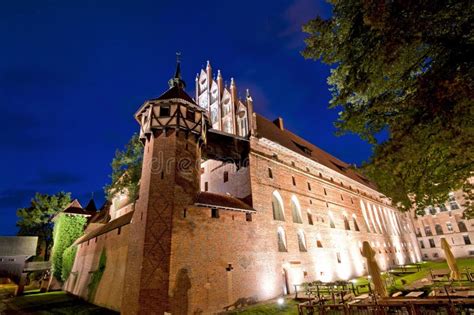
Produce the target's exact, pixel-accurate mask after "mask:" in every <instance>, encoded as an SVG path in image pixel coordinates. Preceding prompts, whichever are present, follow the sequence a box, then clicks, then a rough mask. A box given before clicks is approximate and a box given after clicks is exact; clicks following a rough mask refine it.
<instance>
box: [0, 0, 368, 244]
mask: <svg viewBox="0 0 474 315" xmlns="http://www.w3.org/2000/svg"><path fill="white" fill-rule="evenodd" d="M330 12H331V8H330V6H329V5H328V4H327V3H325V2H322V1H316V2H315V1H311V0H297V1H294V2H291V1H255V0H253V1H248V0H241V1H224V0H220V1H183V0H182V1H118V0H113V1H104V0H101V1H84V0H81V1H63V0H57V1H3V2H2V4H0V38H1V43H2V44H1V46H0V124H1V132H0V148H1V149H0V150H1V151H0V152H1V162H2V172H1V176H0V234H3V235H12V234H15V233H16V227H15V221H16V217H15V211H16V209H17V208H19V207H25V206H27V205H28V204H29V200H30V199H31V198H32V197H33V195H34V193H35V192H36V191H38V192H43V193H55V192H57V191H60V190H64V191H70V192H72V194H73V197H75V198H78V199H79V200H80V201H81V202H82V204H83V205H85V203H86V202H87V201H88V199H89V198H90V196H91V195H92V193H94V195H95V197H96V199H97V203H98V204H99V205H100V204H101V203H102V202H103V189H102V187H103V186H104V185H105V184H106V183H107V182H108V181H109V178H108V175H109V173H110V166H109V165H110V161H111V159H112V158H113V156H114V152H115V150H116V149H117V148H120V147H122V146H123V145H124V144H125V143H126V142H127V141H128V139H129V137H130V136H131V135H132V133H133V132H135V131H137V130H138V125H137V123H136V122H135V121H134V119H133V114H134V112H135V110H136V109H137V108H138V107H139V106H140V105H141V104H142V103H143V101H144V100H145V99H147V98H151V97H156V96H158V95H160V94H161V93H162V92H163V91H164V90H165V89H167V80H168V79H169V78H170V76H171V75H172V74H173V71H174V63H175V52H176V51H181V52H182V70H183V75H184V78H185V80H186V82H187V83H188V92H189V93H190V95H194V77H195V75H196V73H197V72H198V71H199V69H200V67H203V66H205V63H206V60H210V61H211V65H212V66H213V69H215V70H216V71H217V69H221V71H222V73H223V76H224V78H225V79H226V80H230V77H234V78H235V79H236V83H237V87H238V89H239V92H240V93H241V95H244V93H245V88H249V89H250V91H251V94H252V96H253V99H254V104H255V110H256V111H258V112H260V113H261V114H263V115H264V116H266V117H268V118H270V119H274V118H276V117H277V116H282V117H283V118H284V121H285V127H286V128H287V129H289V130H291V131H293V132H295V133H297V134H299V135H300V136H302V137H303V138H306V139H307V140H309V141H311V142H313V143H315V144H316V145H318V146H319V147H321V148H323V149H324V150H326V151H328V152H330V153H331V154H334V155H335V156H337V157H339V158H341V159H342V160H344V161H346V162H348V163H360V162H361V161H363V160H366V159H367V158H368V156H369V155H370V152H371V149H370V146H369V145H368V144H366V143H364V142H363V141H361V140H359V139H358V138H357V137H355V136H352V135H348V136H343V137H336V136H334V127H333V124H332V123H333V121H334V120H335V119H336V117H337V110H328V109H327V106H328V101H329V99H330V93H329V91H328V86H327V84H326V77H327V75H328V73H329V68H328V67H327V66H326V65H322V64H321V63H319V62H314V61H310V60H305V59H304V58H303V57H302V56H301V55H300V51H301V49H302V48H303V47H304V43H303V39H304V34H303V33H302V32H301V25H302V24H303V23H304V22H305V21H307V20H309V19H310V18H312V17H315V16H316V15H318V14H319V15H322V16H323V17H328V16H329V15H330V14H331V13H330Z"/></svg>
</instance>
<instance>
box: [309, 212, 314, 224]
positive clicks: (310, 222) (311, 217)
mask: <svg viewBox="0 0 474 315" xmlns="http://www.w3.org/2000/svg"><path fill="white" fill-rule="evenodd" d="M308 224H309V225H313V215H312V214H311V211H309V210H308Z"/></svg>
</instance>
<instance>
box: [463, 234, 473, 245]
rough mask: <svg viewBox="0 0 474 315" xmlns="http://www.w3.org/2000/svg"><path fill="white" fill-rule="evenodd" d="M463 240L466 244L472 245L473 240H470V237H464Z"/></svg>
mask: <svg viewBox="0 0 474 315" xmlns="http://www.w3.org/2000/svg"><path fill="white" fill-rule="evenodd" d="M462 238H463V239H464V244H466V245H471V239H470V238H469V235H463V236H462Z"/></svg>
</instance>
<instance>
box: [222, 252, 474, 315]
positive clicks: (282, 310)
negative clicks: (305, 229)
mask: <svg viewBox="0 0 474 315" xmlns="http://www.w3.org/2000/svg"><path fill="white" fill-rule="evenodd" d="M456 261H457V263H458V267H459V270H460V271H461V272H463V271H464V269H465V268H471V270H473V271H474V259H472V258H460V259H457V260H456ZM430 269H448V265H447V263H446V262H445V261H440V262H432V261H430V262H424V263H422V269H421V271H419V272H416V273H412V274H409V275H405V276H401V277H395V285H396V287H397V289H400V288H401V287H402V286H403V285H402V279H403V280H404V281H406V285H409V284H411V283H412V282H414V281H417V280H420V279H423V278H426V277H428V276H429V273H430ZM387 276H388V275H387V273H384V274H383V275H382V277H384V278H385V277H387ZM354 280H355V285H366V284H367V283H368V280H367V277H359V278H357V279H354ZM464 285H465V283H464ZM367 290H368V289H366V290H364V289H361V290H360V292H361V293H362V292H365V291H367ZM389 291H390V290H389ZM297 304H298V303H297V302H296V301H294V300H293V299H292V298H291V297H287V298H286V299H285V303H284V304H283V305H278V303H277V301H276V300H272V301H267V302H264V303H259V304H257V305H254V306H249V307H247V308H245V309H243V310H239V311H231V312H229V313H226V314H232V315H234V314H245V315H251V314H282V315H283V314H284V315H294V314H298V309H297V307H296V305H297Z"/></svg>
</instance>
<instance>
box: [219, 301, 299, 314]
mask: <svg viewBox="0 0 474 315" xmlns="http://www.w3.org/2000/svg"><path fill="white" fill-rule="evenodd" d="M297 305H298V302H296V301H295V300H293V299H292V298H286V299H285V302H284V303H283V304H282V305H279V304H278V303H277V300H272V301H267V302H265V303H263V304H258V305H255V306H249V307H247V308H245V309H243V310H238V311H231V312H228V313H226V314H231V315H234V314H239V315H252V314H269V315H270V314H285V315H297V314H298V308H297V307H296V306H297Z"/></svg>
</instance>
